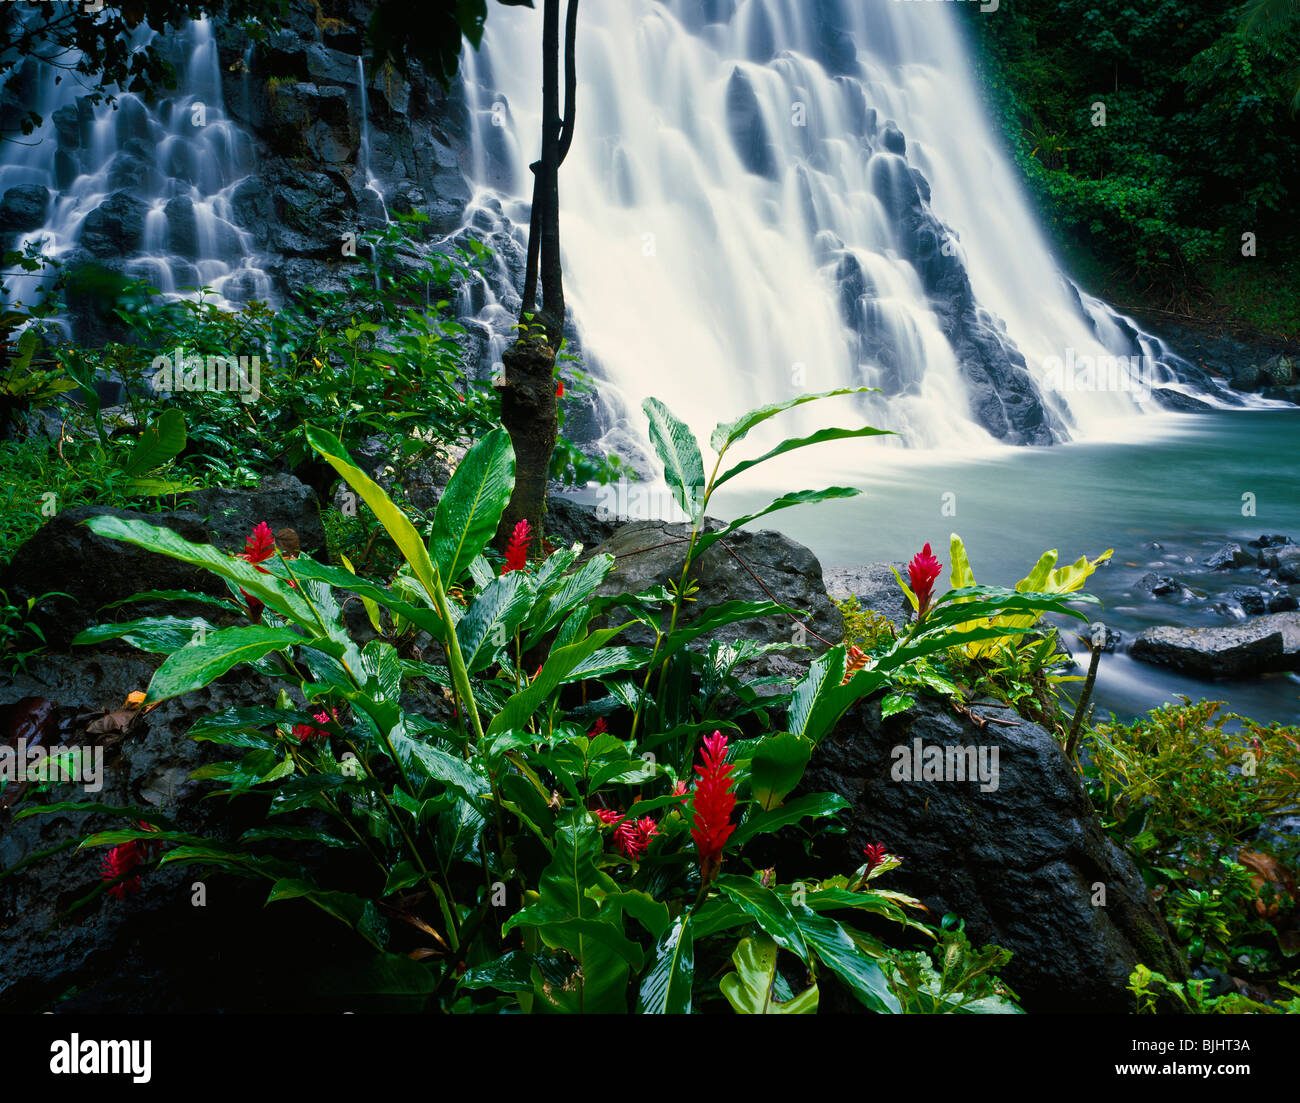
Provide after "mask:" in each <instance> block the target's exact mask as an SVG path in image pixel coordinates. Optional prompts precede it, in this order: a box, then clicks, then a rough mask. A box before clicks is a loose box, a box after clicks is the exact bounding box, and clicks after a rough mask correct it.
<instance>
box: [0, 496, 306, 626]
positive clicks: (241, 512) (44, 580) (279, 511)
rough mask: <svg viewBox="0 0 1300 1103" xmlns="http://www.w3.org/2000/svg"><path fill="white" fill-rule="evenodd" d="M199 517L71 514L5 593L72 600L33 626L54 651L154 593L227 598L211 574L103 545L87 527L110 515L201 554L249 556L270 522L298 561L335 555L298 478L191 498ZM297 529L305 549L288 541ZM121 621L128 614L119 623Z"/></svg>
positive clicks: (84, 510)
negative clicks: (259, 529) (119, 605)
mask: <svg viewBox="0 0 1300 1103" xmlns="http://www.w3.org/2000/svg"><path fill="white" fill-rule="evenodd" d="M187 497H188V499H189V500H190V502H191V503H192V505H193V508H192V509H188V510H179V511H175V512H170V513H136V512H134V511H132V510H124V509H114V508H111V507H108V506H80V507H77V508H75V509H66V510H64V511H63V512H62V513H59V514H57V515H56V516H55V517H53V518H52V519H51V520H49V521H47V522H46V523H45V524H44V525H42V526H41V527H40V528H39V529H38V530H37V531H36V533H35V534H34V535H33V536H32V538H31V539H30V540H28V541H27V542H26V543H25V544H23V545H22V547H20V548H19V549H18V551H17V552H16V553H15V554H14V557H13V560H12V561H11V562H10V564H9V565H8V567H7V568H5V570H4V572H3V574H2V575H0V589H3V590H4V591H5V592H6V593H8V594H9V595H10V597H12V598H17V599H22V600H26V599H27V598H30V597H40V596H41V595H43V594H46V593H49V592H52V591H60V592H62V593H63V594H67V595H69V596H66V597H63V596H58V597H47V598H45V599H44V600H43V601H41V602H39V603H38V604H37V605H36V607H35V610H34V614H33V618H32V619H33V620H34V621H35V623H36V624H38V625H39V626H40V628H41V630H42V631H43V632H44V633H45V637H46V640H47V641H48V642H49V644H50V646H51V647H54V648H63V647H66V646H67V645H68V644H69V643H70V642H71V641H72V638H73V637H74V636H76V635H77V633H78V632H80V631H82V629H84V628H88V627H90V626H91V625H92V624H98V623H99V622H100V621H101V620H106V619H110V617H111V616H112V615H113V614H110V613H104V614H101V613H100V612H99V610H100V609H101V608H102V607H103V606H105V605H108V604H110V603H112V602H116V601H122V600H124V599H125V598H129V597H134V596H135V595H136V594H139V593H143V592H144V591H146V590H196V591H198V592H200V593H209V594H217V595H225V594H226V593H227V590H226V587H225V584H224V583H222V582H221V580H220V579H218V578H217V577H216V575H213V574H211V573H209V572H207V571H201V570H198V569H197V568H194V567H190V566H188V565H186V564H184V563H182V562H180V561H179V560H177V559H172V558H170V557H168V556H164V555H158V554H156V553H154V552H150V551H146V550H144V549H143V548H138V547H136V546H135V545H134V544H127V543H124V542H122V541H120V540H109V539H105V538H104V537H101V536H96V535H95V534H94V533H93V532H92V531H91V530H90V529H88V528H87V527H86V526H85V524H84V522H85V521H86V520H88V519H89V518H91V517H94V516H98V515H101V514H108V515H111V516H114V517H125V518H131V519H134V520H138V521H144V522H146V523H148V524H151V525H158V526H161V527H164V528H169V529H172V530H173V531H174V532H177V533H179V534H180V535H181V536H183V537H184V538H185V539H186V540H189V541H191V542H192V543H196V544H209V543H211V544H216V545H217V546H218V547H220V548H222V549H224V550H225V551H229V552H237V551H239V550H240V549H242V548H243V546H244V541H245V540H246V539H247V537H248V535H249V533H251V532H252V530H253V528H254V527H255V526H256V525H257V524H258V523H259V522H261V521H265V522H266V523H267V524H268V525H270V526H271V530H272V531H273V532H275V533H277V535H278V537H279V543H280V544H281V546H282V547H283V548H284V549H285V550H286V551H287V552H289V553H291V554H292V553H296V552H298V551H306V552H317V551H320V550H323V549H324V547H325V530H324V528H323V526H322V525H321V519H320V509H319V507H318V505H317V502H316V496H315V494H314V493H313V492H312V490H311V489H310V488H309V487H307V486H304V485H303V484H302V483H301V482H299V481H298V480H297V479H295V478H294V477H293V476H291V475H274V476H268V477H267V478H265V479H263V480H262V482H261V484H260V485H259V486H258V487H257V488H255V489H252V490H227V489H220V488H219V489H215V490H201V491H196V492H194V493H192V494H190V495H188V496H187ZM285 529H292V530H293V532H294V535H295V536H296V537H297V546H296V547H295V546H294V545H293V543H292V541H291V539H290V538H289V537H288V534H287V533H285V532H284V530H285ZM199 614H201V615H203V616H205V617H208V618H209V619H210V618H211V616H212V611H211V610H210V609H207V608H206V607H200V606H197V605H190V606H184V605H178V604H177V603H175V602H143V603H138V604H132V605H131V606H130V616H131V617H132V618H134V617H143V616H158V615H171V616H192V615H199ZM119 615H120V614H119Z"/></svg>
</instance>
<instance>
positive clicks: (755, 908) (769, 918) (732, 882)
mask: <svg viewBox="0 0 1300 1103" xmlns="http://www.w3.org/2000/svg"><path fill="white" fill-rule="evenodd" d="M714 884H715V885H717V887H718V889H719V891H721V892H724V893H726V895H727V896H728V897H730V898H731V901H732V903H733V904H735V905H736V907H738V908H739V909H740V910H741V911H743V912H744V913H745V914H746V915H748V916H749V917H750V918H751V919H755V920H757V921H758V925H759V926H760V927H762V928H763V930H765V931H766V932H767V933H768V934H769V935H771V936H772V937H773V938H774V939H776V942H777V945H779V946H780V947H781V948H782V949H783V950H789V951H790V952H791V953H792V954H794V955H795V956H797V957H798V958H799V960H800V961H804V962H806V961H807V960H808V947H807V946H806V945H805V944H804V938H803V935H802V934H801V933H800V929H799V926H798V924H796V923H795V920H794V916H793V915H791V914H790V909H789V908H788V907H786V905H785V901H784V900H782V899H781V898H780V897H779V896H777V894H776V893H774V892H773V891H772V890H771V889H767V888H764V887H763V886H762V885H760V884H759V883H758V882H757V881H755V880H753V879H752V878H750V877H741V876H738V875H737V874H734V873H723V874H719V876H718V878H717V880H716V881H715V882H714Z"/></svg>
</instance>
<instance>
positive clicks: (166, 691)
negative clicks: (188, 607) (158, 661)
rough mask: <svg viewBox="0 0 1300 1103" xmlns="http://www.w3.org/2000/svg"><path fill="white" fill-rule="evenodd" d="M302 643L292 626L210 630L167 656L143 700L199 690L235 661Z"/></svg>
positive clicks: (152, 699)
mask: <svg viewBox="0 0 1300 1103" xmlns="http://www.w3.org/2000/svg"><path fill="white" fill-rule="evenodd" d="M302 642H303V638H302V636H301V635H299V634H298V633H297V632H295V631H293V630H292V629H289V628H264V627H263V626H262V625H260V624H251V625H247V626H245V627H243V628H222V629H220V630H219V631H216V632H210V633H208V634H207V637H206V638H205V640H204V642H203V643H201V644H200V643H192V644H190V645H189V646H188V647H182V648H181V649H180V650H179V651H175V652H173V653H172V654H171V655H170V656H169V657H168V658H167V660H166V661H165V662H164V663H163V664H162V666H160V667H159V668H158V670H157V671H156V672H155V673H154V676H153V679H152V681H150V683H149V694H148V697H147V701H148V702H149V703H154V702H157V701H166V700H167V699H168V698H171V697H179V696H180V695H181V694H182V693H189V692H190V691H191V690H195V689H201V688H202V687H203V686H206V685H207V684H208V683H209V682H212V681H215V680H216V679H217V678H220V677H221V675H223V674H225V673H226V671H228V670H229V669H230V668H231V667H233V666H236V665H237V664H239V663H246V662H250V661H252V660H253V659H260V658H262V656H264V655H269V654H270V653H271V652H273V651H287V650H289V648H291V647H294V646H295V645H297V644H300V643H302Z"/></svg>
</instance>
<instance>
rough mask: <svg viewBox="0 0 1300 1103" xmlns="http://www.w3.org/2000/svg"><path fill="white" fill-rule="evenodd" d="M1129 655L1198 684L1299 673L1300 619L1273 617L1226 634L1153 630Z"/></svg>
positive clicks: (1234, 627)
mask: <svg viewBox="0 0 1300 1103" xmlns="http://www.w3.org/2000/svg"><path fill="white" fill-rule="evenodd" d="M1129 654H1130V655H1132V656H1133V658H1135V659H1140V660H1141V661H1142V662H1146V663H1155V664H1157V665H1159V666H1169V667H1173V668H1174V669H1175V670H1178V671H1181V672H1182V673H1184V674H1190V675H1192V676H1193V677H1197V678H1239V677H1243V676H1248V675H1252V674H1263V673H1268V672H1270V671H1278V670H1300V613H1274V614H1272V615H1271V616H1267V617H1258V618H1256V619H1254V620H1250V621H1247V622H1246V623H1245V624H1234V625H1228V626H1227V627H1222V628H1174V627H1171V626H1161V627H1158V628H1148V629H1147V630H1146V631H1145V632H1141V633H1139V635H1138V637H1137V638H1136V639H1135V640H1134V641H1133V644H1132V646H1131V647H1130V648H1129Z"/></svg>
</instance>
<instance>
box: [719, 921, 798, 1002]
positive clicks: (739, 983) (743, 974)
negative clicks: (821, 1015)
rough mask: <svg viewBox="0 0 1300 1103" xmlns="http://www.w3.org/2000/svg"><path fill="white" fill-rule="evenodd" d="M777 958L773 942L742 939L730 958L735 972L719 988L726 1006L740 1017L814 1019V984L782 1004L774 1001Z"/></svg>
mask: <svg viewBox="0 0 1300 1103" xmlns="http://www.w3.org/2000/svg"><path fill="white" fill-rule="evenodd" d="M776 955H777V945H776V943H775V942H773V941H772V939H770V938H767V937H766V936H763V935H760V936H758V937H756V938H742V939H741V940H740V945H738V946H737V947H736V949H735V951H734V952H733V953H732V955H731V960H732V962H733V963H734V964H735V966H736V971H735V972H734V973H728V974H727V975H726V976H725V977H723V978H722V981H721V983H720V984H719V987H720V988H721V989H722V994H723V995H724V996H726V997H727V1002H728V1003H729V1004H731V1006H732V1007H733V1008H734V1009H735V1011H736V1013H737V1014H739V1015H815V1014H816V1013H817V1001H818V999H819V993H818V991H817V985H816V984H814V985H813V986H812V987H811V988H808V989H805V990H804V991H803V992H800V993H799V995H797V996H795V998H794V999H792V1000H787V1001H786V1002H785V1003H780V1002H778V1001H777V1000H776V999H775V998H773V995H772V986H773V984H774V983H775V982H776Z"/></svg>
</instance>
